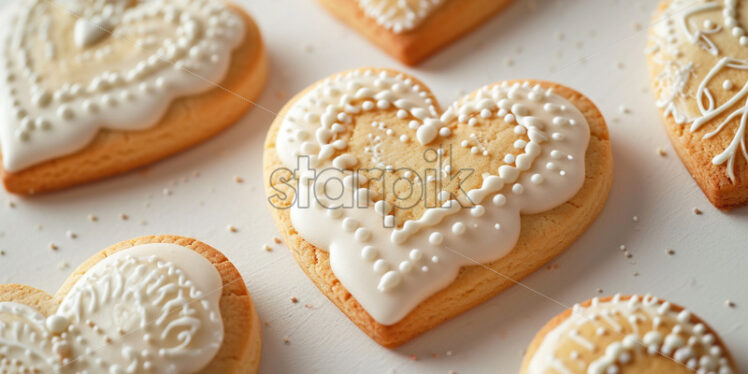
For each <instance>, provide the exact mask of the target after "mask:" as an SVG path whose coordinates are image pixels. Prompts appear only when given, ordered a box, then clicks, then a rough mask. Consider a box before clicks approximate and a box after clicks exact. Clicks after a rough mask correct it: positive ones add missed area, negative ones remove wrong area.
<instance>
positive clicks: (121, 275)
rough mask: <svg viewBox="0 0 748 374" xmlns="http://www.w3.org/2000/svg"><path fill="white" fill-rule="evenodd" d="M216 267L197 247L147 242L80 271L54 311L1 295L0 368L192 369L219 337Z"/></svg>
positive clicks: (200, 364)
mask: <svg viewBox="0 0 748 374" xmlns="http://www.w3.org/2000/svg"><path fill="white" fill-rule="evenodd" d="M221 289H222V281H221V276H220V274H219V273H218V270H216V268H215V267H214V266H213V264H211V263H210V261H208V260H207V259H206V258H204V257H203V256H201V255H200V254H198V253H196V252H194V251H192V250H190V249H188V248H185V247H182V246H179V245H175V244H165V243H154V244H144V245H140V246H136V247H132V248H129V249H126V250H122V251H119V252H116V253H115V254H113V255H111V256H109V257H107V258H105V259H103V260H101V261H100V262H98V263H97V264H96V265H94V266H93V267H92V268H91V269H89V270H88V271H86V272H85V274H83V275H82V276H81V277H80V279H78V281H77V282H76V283H75V285H73V287H72V288H71V289H70V291H69V292H68V293H67V295H65V297H64V299H63V300H62V302H61V304H60V306H59V308H58V309H57V311H56V313H55V314H54V315H51V316H49V317H45V316H44V315H43V314H42V313H40V312H39V311H37V310H35V309H33V308H32V307H29V306H27V305H23V304H19V303H14V302H0V371H4V370H10V371H11V372H44V373H51V372H54V373H78V372H89V373H100V372H107V373H136V372H137V373H141V372H142V373H145V372H151V373H193V372H197V371H199V370H200V369H201V368H203V367H205V366H206V365H207V364H208V363H209V362H210V361H211V360H212V359H213V357H214V356H215V354H216V352H218V349H219V348H220V346H221V344H222V341H223V331H224V330H223V320H222V318H221V313H220V308H219V301H220V297H221Z"/></svg>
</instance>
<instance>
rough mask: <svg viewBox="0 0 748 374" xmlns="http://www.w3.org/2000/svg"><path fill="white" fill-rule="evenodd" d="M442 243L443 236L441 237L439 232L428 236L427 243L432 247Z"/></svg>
mask: <svg viewBox="0 0 748 374" xmlns="http://www.w3.org/2000/svg"><path fill="white" fill-rule="evenodd" d="M443 241H444V235H442V233H440V232H434V233H431V235H429V243H431V244H433V245H439V244H442V242H443Z"/></svg>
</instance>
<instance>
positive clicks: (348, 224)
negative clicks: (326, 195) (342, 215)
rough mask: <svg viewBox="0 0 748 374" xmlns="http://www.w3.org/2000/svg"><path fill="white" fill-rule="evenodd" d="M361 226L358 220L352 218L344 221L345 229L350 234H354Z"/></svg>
mask: <svg viewBox="0 0 748 374" xmlns="http://www.w3.org/2000/svg"><path fill="white" fill-rule="evenodd" d="M359 225H360V223H359V222H358V221H357V220H355V219H353V218H350V217H348V218H346V219H344V220H343V229H344V230H345V231H348V232H353V231H354V230H356V229H357V228H358V226H359Z"/></svg>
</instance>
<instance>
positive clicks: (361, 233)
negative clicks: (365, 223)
mask: <svg viewBox="0 0 748 374" xmlns="http://www.w3.org/2000/svg"><path fill="white" fill-rule="evenodd" d="M354 236H355V237H356V240H358V241H360V242H368V241H369V239H371V231H370V230H368V229H365V228H363V227H360V228H358V229H356V233H355V234H354Z"/></svg>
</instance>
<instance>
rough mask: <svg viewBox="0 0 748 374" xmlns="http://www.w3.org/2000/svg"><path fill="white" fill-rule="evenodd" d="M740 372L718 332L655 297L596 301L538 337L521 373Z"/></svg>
mask: <svg viewBox="0 0 748 374" xmlns="http://www.w3.org/2000/svg"><path fill="white" fill-rule="evenodd" d="M624 372H625V373H641V374H663V373H668V374H678V373H682V374H688V373H720V374H732V373H737V369H736V366H735V361H733V359H732V356H731V355H730V352H729V351H728V350H727V347H726V346H725V345H724V343H723V342H722V340H721V339H720V338H719V336H718V335H717V333H716V332H715V331H714V330H713V329H712V328H711V327H709V325H707V324H706V322H704V321H702V320H701V319H700V318H699V317H697V316H695V315H693V314H691V312H690V311H688V310H686V309H684V308H683V307H680V306H678V305H675V304H671V303H670V302H668V301H664V300H659V299H657V298H656V297H653V296H643V297H642V296H638V295H633V296H621V295H616V296H613V297H606V298H602V299H598V298H595V299H592V300H589V301H586V302H584V303H582V304H577V305H575V306H574V307H573V308H572V309H569V310H567V311H565V312H563V313H561V314H559V315H558V316H556V317H554V318H553V319H552V320H550V321H549V322H548V324H546V325H545V327H543V328H542V329H541V330H540V332H538V335H536V336H535V339H533V341H532V343H531V344H530V347H529V349H528V350H527V353H526V354H525V359H524V362H523V364H522V370H521V371H520V374H547V373H565V374H586V373H589V374H595V373H598V374H604V373H624Z"/></svg>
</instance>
